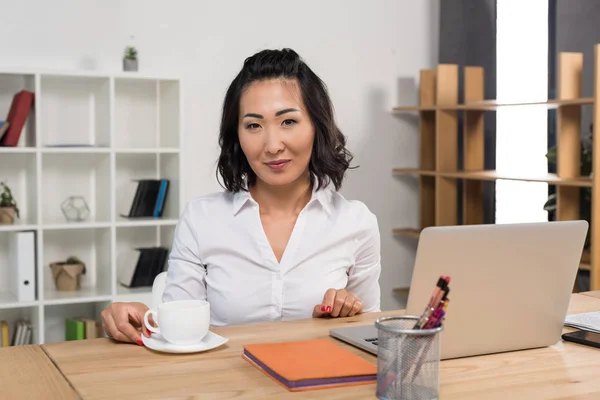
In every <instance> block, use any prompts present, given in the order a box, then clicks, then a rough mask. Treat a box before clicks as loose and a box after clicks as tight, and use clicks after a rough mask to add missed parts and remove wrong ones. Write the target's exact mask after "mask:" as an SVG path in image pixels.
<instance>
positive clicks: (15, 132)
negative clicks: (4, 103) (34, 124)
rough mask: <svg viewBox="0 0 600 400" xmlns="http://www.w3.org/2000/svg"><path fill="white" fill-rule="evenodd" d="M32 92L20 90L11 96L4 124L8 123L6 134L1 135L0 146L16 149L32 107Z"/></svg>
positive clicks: (33, 99) (33, 100) (33, 97)
mask: <svg viewBox="0 0 600 400" xmlns="http://www.w3.org/2000/svg"><path fill="white" fill-rule="evenodd" d="M34 102H35V96H34V93H33V92H30V91H28V90H21V91H20V92H18V93H16V94H15V95H14V96H13V99H12V103H11V105H10V110H9V111H8V116H7V117H6V122H8V123H9V125H8V126H7V130H6V132H5V133H4V134H3V135H2V140H1V141H0V146H9V147H16V146H17V144H18V143H19V139H20V137H21V131H22V130H23V126H24V125H25V122H27V119H28V117H29V114H30V111H31V109H32V107H33V105H34Z"/></svg>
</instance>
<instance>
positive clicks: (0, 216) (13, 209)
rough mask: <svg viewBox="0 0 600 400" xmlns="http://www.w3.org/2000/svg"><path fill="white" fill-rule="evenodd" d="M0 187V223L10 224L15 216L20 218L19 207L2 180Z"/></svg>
mask: <svg viewBox="0 0 600 400" xmlns="http://www.w3.org/2000/svg"><path fill="white" fill-rule="evenodd" d="M0 188H1V189H2V192H1V193H0V225H10V224H13V223H14V222H15V216H16V217H17V218H20V216H19V208H18V207H17V202H16V201H15V198H14V197H13V195H12V192H11V191H10V188H9V187H8V186H7V185H6V184H5V183H4V182H0Z"/></svg>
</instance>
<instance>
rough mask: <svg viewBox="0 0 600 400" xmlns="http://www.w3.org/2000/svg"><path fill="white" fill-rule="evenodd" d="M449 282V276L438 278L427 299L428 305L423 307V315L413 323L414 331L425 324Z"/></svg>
mask: <svg viewBox="0 0 600 400" xmlns="http://www.w3.org/2000/svg"><path fill="white" fill-rule="evenodd" d="M449 282H450V277H449V276H443V275H442V276H440V277H439V279H438V281H437V284H436V285H435V288H434V289H433V293H431V297H430V299H429V303H427V306H426V307H425V310H424V311H423V314H421V317H420V318H419V320H418V321H417V322H416V323H415V326H414V329H421V328H422V327H423V326H424V325H425V322H426V321H427V320H428V319H429V317H430V315H431V313H432V312H433V311H434V310H435V307H436V304H437V303H439V301H440V298H441V297H440V296H443V293H444V291H445V290H446V288H447V286H448V283H449Z"/></svg>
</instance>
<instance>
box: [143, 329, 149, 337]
mask: <svg viewBox="0 0 600 400" xmlns="http://www.w3.org/2000/svg"><path fill="white" fill-rule="evenodd" d="M144 329H146V335H148V336H150V329H148V328H144Z"/></svg>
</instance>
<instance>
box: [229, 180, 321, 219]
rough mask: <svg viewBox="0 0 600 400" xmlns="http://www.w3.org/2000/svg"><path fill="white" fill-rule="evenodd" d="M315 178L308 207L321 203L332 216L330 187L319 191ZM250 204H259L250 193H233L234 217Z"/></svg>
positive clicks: (244, 191) (243, 191) (242, 191)
mask: <svg viewBox="0 0 600 400" xmlns="http://www.w3.org/2000/svg"><path fill="white" fill-rule="evenodd" d="M313 178H314V185H313V189H312V195H311V198H310V200H309V201H308V204H307V206H308V205H310V204H312V203H313V202H319V203H320V204H321V207H323V209H324V210H325V212H327V213H328V214H330V215H331V198H332V196H331V195H332V192H331V189H330V188H329V187H326V188H321V189H319V190H317V186H318V179H317V177H316V176H313ZM248 202H250V203H254V204H257V203H256V201H255V200H254V199H253V198H252V196H251V195H250V192H248V191H246V190H240V191H239V192H236V193H233V201H232V205H233V215H237V213H239V212H240V210H241V209H242V207H243V206H244V205H245V204H246V203H248Z"/></svg>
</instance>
